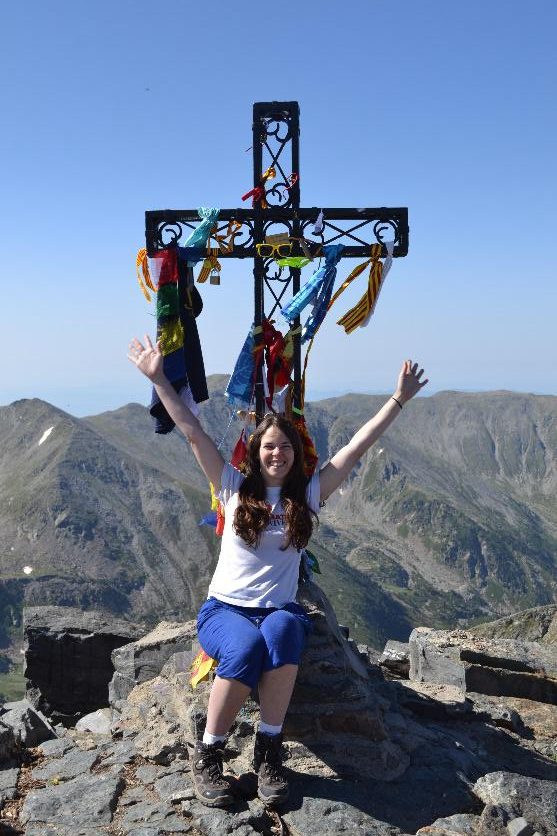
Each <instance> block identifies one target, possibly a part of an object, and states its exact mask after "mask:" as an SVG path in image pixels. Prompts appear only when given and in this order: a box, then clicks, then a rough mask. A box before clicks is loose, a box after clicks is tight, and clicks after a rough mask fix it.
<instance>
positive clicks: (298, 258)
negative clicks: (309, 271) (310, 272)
mask: <svg viewBox="0 0 557 836" xmlns="http://www.w3.org/2000/svg"><path fill="white" fill-rule="evenodd" d="M310 261H311V258H306V256H305V255H291V256H288V257H287V258H277V266H278V267H295V268H296V269H297V270H301V269H302V267H305V266H306V264H309V263H310Z"/></svg>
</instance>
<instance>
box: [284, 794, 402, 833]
mask: <svg viewBox="0 0 557 836" xmlns="http://www.w3.org/2000/svg"><path fill="white" fill-rule="evenodd" d="M283 818H284V821H285V822H286V824H287V826H288V827H289V828H290V830H291V832H293V833H295V834H296V836H315V834H316V832H318V833H319V836H340V834H346V836H351V834H353V833H358V834H361V836H400V834H401V833H402V831H401V830H400V829H399V828H398V827H395V826H394V825H392V824H388V823H387V822H382V821H378V820H377V819H374V818H372V817H371V816H369V815H367V814H366V813H364V812H362V811H361V810H358V809H357V808H356V807H353V806H352V805H350V804H346V803H344V802H342V801H330V800H328V799H324V798H304V802H303V804H302V806H301V807H300V808H299V809H295V810H289V811H288V812H285V813H284V814H283Z"/></svg>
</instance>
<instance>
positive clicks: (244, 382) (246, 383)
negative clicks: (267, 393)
mask: <svg viewBox="0 0 557 836" xmlns="http://www.w3.org/2000/svg"><path fill="white" fill-rule="evenodd" d="M254 333H255V332H254V327H253V325H252V327H251V328H250V330H249V333H248V335H247V337H246V339H245V341H244V344H243V346H242V350H241V351H240V354H239V356H238V359H237V360H236V364H235V366H234V371H233V372H232V374H231V376H230V380H229V381H228V385H227V387H226V390H225V393H224V396H225V398H226V399H227V401H228V402H229V403H230V404H233V405H236V406H245V407H249V405H250V403H251V401H252V398H253V388H254V385H255V357H254V350H255V336H254Z"/></svg>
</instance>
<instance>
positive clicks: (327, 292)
mask: <svg viewBox="0 0 557 836" xmlns="http://www.w3.org/2000/svg"><path fill="white" fill-rule="evenodd" d="M343 250H344V245H343V244H326V245H325V246H324V247H323V255H324V256H325V263H324V264H323V265H322V266H321V267H319V269H318V270H316V271H315V273H314V274H313V276H312V277H311V278H310V279H308V281H307V282H306V283H305V285H304V286H303V287H301V288H300V290H299V291H298V293H296V295H295V296H294V297H293V298H292V299H291V300H290V302H289V303H288V305H286V307H284V308H282V309H281V314H282V315H283V316H284V318H285V319H287V320H288V322H289V323H290V325H292V323H293V322H294V320H295V319H296V317H298V316H300V314H301V312H302V311H303V310H304V308H305V307H307V306H308V305H309V304H310V303H311V302H313V308H312V310H311V313H310V315H309V317H308V319H307V322H306V323H305V325H304V327H303V329H302V338H301V341H302V342H303V343H305V342H308V340H311V338H312V337H313V336H314V335H315V333H316V332H317V329H318V328H319V326H320V325H321V323H322V322H323V320H324V319H325V314H326V313H327V306H328V304H329V302H330V301H331V296H332V294H333V285H334V283H335V278H336V275H337V264H338V263H339V261H340V259H341V257H342V253H343Z"/></svg>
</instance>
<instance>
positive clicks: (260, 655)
mask: <svg viewBox="0 0 557 836" xmlns="http://www.w3.org/2000/svg"><path fill="white" fill-rule="evenodd" d="M310 632H311V621H310V619H309V617H308V615H307V613H306V612H305V610H304V609H303V608H302V607H301V606H300V605H299V604H295V603H292V604H285V606H284V607H281V608H280V609H276V608H274V607H269V608H262V607H237V606H236V605H234V604H225V603H224V601H218V600H217V599H216V598H209V599H208V600H207V601H205V603H204V604H203V606H202V607H201V609H200V610H199V615H198V617H197V635H198V637H199V643H200V645H201V647H202V648H203V650H204V651H205V653H208V654H209V656H210V657H211V658H212V659H216V660H217V661H218V663H219V664H218V667H217V671H216V672H217V674H218V676H220V677H221V678H223V679H237V680H238V681H239V682H243V683H244V685H247V686H248V687H249V688H251V689H253V688H255V687H256V685H257V683H258V682H259V680H260V679H261V674H262V673H263V672H264V671H270V670H274V669H275V668H280V667H282V666H283V665H298V664H299V662H300V658H301V655H302V651H303V649H304V645H305V640H306V636H307V635H308V634H309V633H310Z"/></svg>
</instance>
